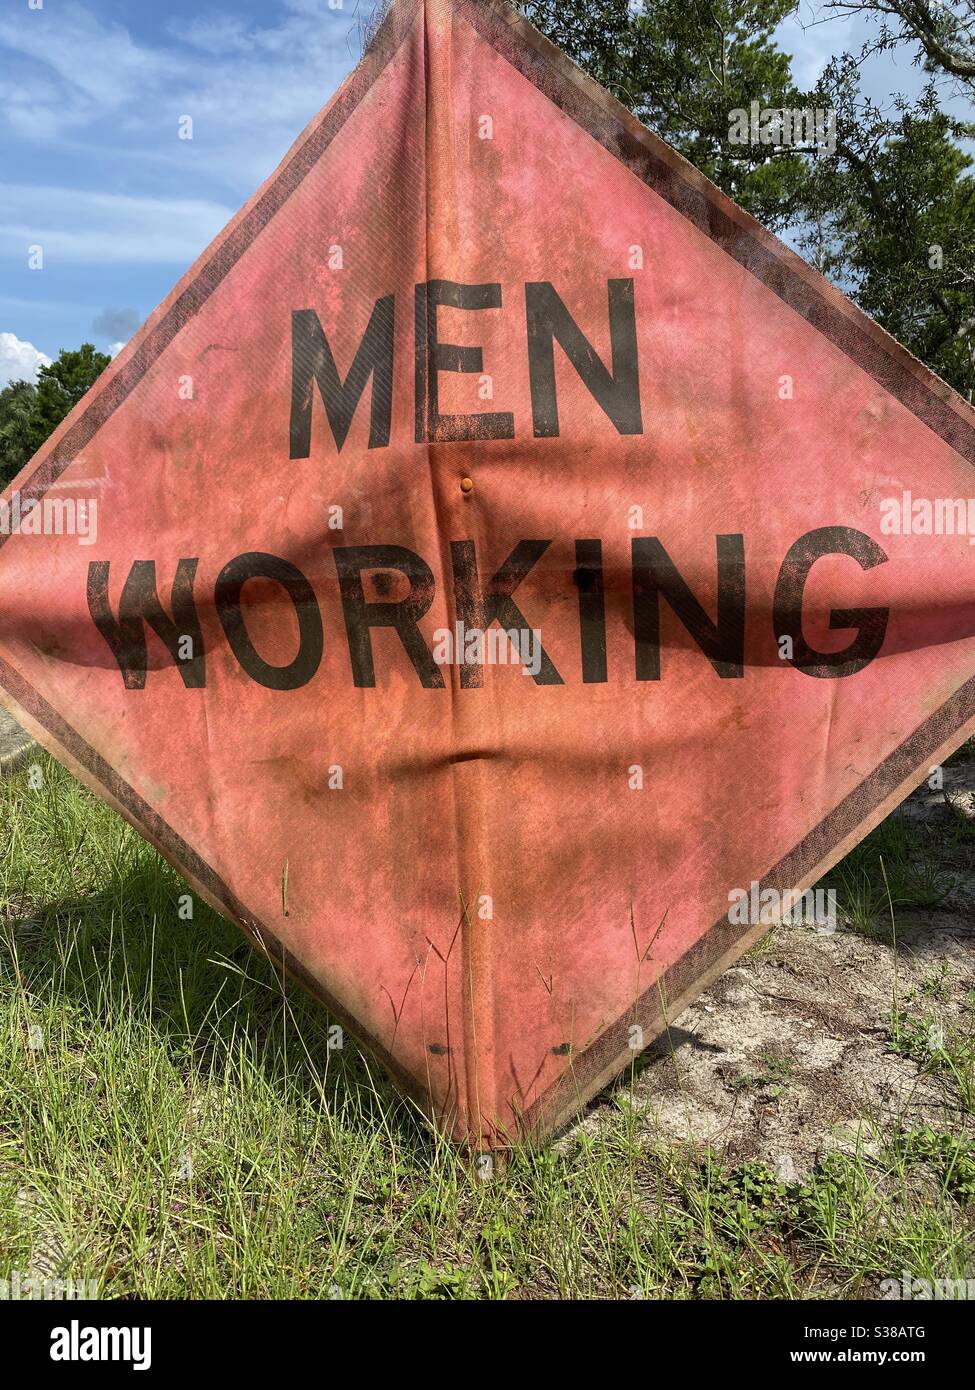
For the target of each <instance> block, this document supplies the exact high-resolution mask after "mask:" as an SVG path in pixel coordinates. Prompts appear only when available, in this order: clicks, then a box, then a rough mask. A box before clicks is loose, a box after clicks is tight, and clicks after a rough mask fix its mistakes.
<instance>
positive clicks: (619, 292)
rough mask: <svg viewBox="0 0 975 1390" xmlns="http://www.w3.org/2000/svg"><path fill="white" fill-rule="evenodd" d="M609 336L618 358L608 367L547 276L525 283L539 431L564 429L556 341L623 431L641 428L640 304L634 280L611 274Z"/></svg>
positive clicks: (535, 421) (531, 377) (551, 433)
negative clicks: (616, 278)
mask: <svg viewBox="0 0 975 1390" xmlns="http://www.w3.org/2000/svg"><path fill="white" fill-rule="evenodd" d="M607 284H608V294H609V338H610V353H611V360H612V363H613V370H612V372H608V371H607V370H606V367H605V366H604V365H603V363H602V361H601V360H600V358H599V355H598V354H597V352H596V350H595V348H594V347H593V345H592V344H591V343H590V342H589V340H588V339H587V338H586V337H585V336H584V335H583V333H582V331H581V330H580V328H579V325H578V324H577V323H576V322H575V320H574V319H573V318H572V316H571V314H570V313H569V311H568V309H567V308H566V307H565V305H564V304H563V303H562V300H561V299H560V298H559V296H558V295H557V294H556V292H555V290H554V289H553V287H552V286H551V285H550V284H549V282H548V281H547V280H539V281H529V282H528V283H527V284H526V285H525V305H526V307H527V310H528V371H529V380H530V383H531V394H532V420H533V424H534V430H535V434H536V435H537V436H540V437H549V436H554V435H557V434H558V432H559V407H558V399H557V396H556V387H555V346H554V345H555V341H556V340H558V342H559V344H560V346H561V347H562V350H563V351H564V352H565V355H566V357H568V359H569V361H570V362H571V363H572V365H573V367H575V369H576V371H577V372H578V373H579V375H580V377H581V378H582V380H583V382H584V384H585V386H586V387H587V389H588V390H589V391H590V392H591V393H592V395H593V396H594V397H595V399H596V401H597V402H598V404H599V405H600V406H601V407H602V409H603V410H604V411H605V412H606V414H607V415H608V416H609V418H610V420H612V422H613V424H614V425H615V426H616V428H617V430H618V432H619V433H620V434H642V433H643V416H642V414H641V410H640V371H639V361H638V355H637V341H636V308H635V304H634V297H633V281H632V280H609V281H608V282H607Z"/></svg>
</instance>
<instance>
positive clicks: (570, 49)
mask: <svg viewBox="0 0 975 1390" xmlns="http://www.w3.org/2000/svg"><path fill="white" fill-rule="evenodd" d="M522 8H523V9H524V11H525V13H526V14H527V16H528V18H529V19H531V20H532V22H533V23H534V24H536V25H537V26H538V27H539V28H540V29H541V30H542V31H543V32H544V33H545V34H547V35H548V37H549V38H551V39H552V40H553V41H554V42H555V43H557V44H558V45H559V46H560V47H561V48H562V49H564V50H565V52H566V53H568V54H569V56H570V57H572V58H574V59H575V61H576V62H578V63H579V64H581V66H582V67H584V68H586V69H587V71H589V72H590V73H591V74H592V75H593V76H594V77H595V78H596V79H597V81H599V82H601V83H602V84H603V85H604V86H605V87H607V88H608V89H609V90H610V91H611V92H612V93H613V94H614V95H615V96H616V97H617V98H618V99H619V100H620V101H622V102H623V103H624V104H625V105H626V106H628V107H629V108H630V109H631V110H632V111H634V112H635V113H636V115H638V116H639V117H640V119H641V120H642V121H644V122H645V123H646V124H647V125H648V126H650V128H651V129H653V130H655V131H656V132H657V133H658V134H660V135H662V136H663V137H664V138H665V139H666V140H668V141H669V142H670V143H671V144H672V145H673V146H675V148H676V149H678V150H679V151H680V152H681V154H683V155H684V156H685V157H686V158H687V159H689V160H690V161H691V162H692V163H693V164H695V165H696V166H697V168H699V169H700V170H701V171H702V172H703V173H705V174H706V175H707V176H708V177H709V178H710V179H712V180H713V181H714V182H715V183H716V184H717V185H718V186H719V187H720V188H722V189H723V190H724V191H725V192H726V193H728V194H729V195H730V196H731V197H732V198H734V199H735V201H736V202H737V203H738V204H739V205H740V206H741V207H743V208H745V209H746V210H747V211H749V212H751V213H753V214H754V215H755V216H756V217H758V218H759V219H760V220H761V221H762V222H764V223H765V225H766V226H769V227H772V228H775V229H777V230H788V231H789V232H791V234H792V236H793V237H794V238H795V239H797V240H798V242H799V244H800V246H801V248H802V249H803V251H804V253H805V254H806V255H807V256H808V257H809V259H811V260H812V261H813V262H814V263H815V264H816V265H817V266H818V267H819V269H820V270H822V271H823V273H824V274H826V275H829V276H830V277H831V278H832V279H833V280H834V281H835V282H836V283H837V284H839V285H840V287H841V288H842V289H844V290H845V291H846V292H847V293H849V294H850V295H852V297H853V298H854V299H856V300H857V302H858V303H859V304H860V306H861V307H862V308H863V309H865V310H866V312H867V313H868V314H871V315H872V316H873V317H874V318H876V319H877V321H878V322H879V323H880V324H882V325H883V327H884V328H886V329H887V331H888V332H889V333H891V334H892V335H893V336H894V337H895V338H897V339H898V340H899V341H900V342H901V343H903V344H904V345H905V347H907V348H909V349H910V351H911V352H913V353H914V354H915V355H916V356H918V357H920V358H921V360H922V361H923V362H925V363H926V364H927V365H928V366H929V367H931V368H932V370H933V371H935V372H937V373H938V374H939V375H940V376H942V377H943V378H944V380H945V381H947V382H948V383H949V384H950V385H952V386H954V387H955V389H956V390H957V391H959V392H960V393H962V394H963V395H965V396H967V397H968V399H970V400H971V399H972V397H973V391H975V183H973V179H972V177H971V175H970V173H969V172H968V171H969V167H970V160H969V159H968V156H967V155H966V154H965V153H964V152H963V151H962V149H961V148H960V147H959V144H958V143H957V142H958V141H959V140H963V139H966V138H971V137H972V135H973V134H975V126H972V125H968V124H966V123H964V122H959V121H958V120H954V119H952V118H950V117H949V116H948V115H946V114H945V113H944V112H943V111H941V110H940V109H939V106H938V97H939V92H938V87H937V85H936V83H935V82H934V81H932V83H931V85H930V86H929V87H928V89H927V90H926V91H925V93H924V94H923V96H922V97H921V98H920V99H919V100H918V101H916V102H914V103H908V102H906V101H904V100H902V99H901V98H899V97H894V98H893V102H892V110H893V114H890V112H889V111H888V110H885V109H883V108H881V107H880V106H878V105H877V104H876V103H875V102H873V101H871V100H869V99H868V98H865V97H864V96H863V95H862V92H861V90H860V64H861V62H862V61H863V59H864V57H865V56H867V53H868V50H869V51H873V50H876V49H878V48H879V49H884V48H891V47H897V46H899V45H900V44H901V43H903V42H910V43H913V44H917V43H923V42H924V41H925V34H923V33H922V32H921V31H920V30H918V29H917V26H916V25H915V27H914V28H912V27H911V24H909V23H907V20H908V18H910V17H911V16H913V17H914V18H915V19H917V22H918V24H921V21H922V20H924V23H923V24H922V29H925V32H926V31H927V29H928V28H930V27H931V25H933V26H934V28H933V29H932V30H931V32H932V34H934V36H935V37H937V36H938V34H939V33H941V30H939V28H938V25H939V24H940V25H941V29H944V28H945V25H946V24H948V21H949V16H950V13H951V12H950V11H944V12H942V11H940V10H939V11H938V14H941V15H942V19H941V20H939V21H937V23H936V22H935V21H934V20H932V19H931V15H932V14H934V12H933V11H930V10H929V9H928V8H927V7H924V6H921V7H918V6H917V5H915V4H914V2H913V0H910V3H908V0H904V3H903V4H901V3H900V0H889V5H888V0H876V3H871V2H870V0H868V3H865V5H864V7H863V8H865V9H868V10H869V9H874V10H876V11H877V12H878V13H889V14H892V15H894V16H900V18H901V19H903V20H904V28H903V31H897V32H894V31H891V30H882V31H881V32H880V34H879V35H878V36H877V37H876V38H875V39H874V40H873V42H872V44H871V45H868V48H867V49H865V50H864V52H863V53H862V54H860V55H859V57H857V58H854V57H851V56H850V55H846V54H845V55H842V56H840V57H837V58H834V60H833V61H832V62H831V63H830V64H829V65H828V66H827V68H826V71H825V73H824V75H823V78H822V79H821V80H820V83H819V84H818V87H817V90H816V91H815V92H812V93H808V94H803V93H800V92H798V91H797V90H796V88H795V86H794V83H793V79H792V75H791V67H790V58H789V55H788V54H786V53H783V52H782V51H781V50H780V49H779V48H778V46H777V44H776V42H775V37H774V35H775V30H776V28H777V26H778V25H779V23H780V22H781V20H782V19H784V18H785V16H786V15H787V14H789V13H790V12H791V11H792V10H793V9H794V5H793V3H792V0H737V3H736V0H718V3H715V4H712V3H708V0H686V3H685V0H641V3H639V4H637V3H633V4H632V8H631V4H630V3H628V0H604V3H602V4H591V3H589V0H524V3H523V5H522ZM963 11H964V12H965V13H967V14H969V19H968V20H966V21H965V23H966V24H968V28H967V29H965V25H964V24H962V23H961V22H960V21H959V20H958V15H959V14H961V13H962V12H963ZM970 11H971V0H961V4H959V5H956V6H955V12H956V18H955V21H952V22H953V23H954V28H953V29H952V30H951V34H950V36H949V37H951V39H952V42H953V43H954V46H955V48H956V49H957V50H958V52H963V51H964V45H965V42H966V41H967V42H968V43H969V45H970V36H971V27H970ZM918 16H920V17H921V18H920V19H918ZM925 16H926V18H925ZM928 21H930V24H928ZM948 27H949V28H950V27H951V25H950V24H949V25H948ZM945 32H947V31H945ZM841 33H842V31H841V30H837V36H838V37H839V35H840V34H841ZM966 33H967V34H968V35H969V38H968V40H966V39H965V34H966ZM929 37H930V36H929ZM941 37H942V38H944V37H945V34H944V33H941ZM924 54H925V62H926V65H927V66H928V69H929V70H930V71H942V72H943V71H950V69H949V68H947V67H946V65H945V62H944V61H943V60H939V58H938V55H937V53H936V52H935V51H934V49H932V48H931V44H930V42H928V43H927V46H926V47H925V48H924ZM942 56H943V55H942ZM955 75H956V76H957V75H958V72H957V71H956V73H955ZM753 101H755V102H757V103H758V105H759V107H760V108H763V109H781V108H783V107H786V108H791V109H793V110H797V109H804V108H806V109H808V108H809V107H816V108H821V109H822V108H825V109H827V110H829V109H832V110H833V111H835V113H836V118H837V140H836V149H835V151H827V150H825V149H820V150H812V149H808V148H807V149H803V150H799V149H796V148H793V147H785V148H779V147H776V146H774V145H762V144H756V145H738V144H732V143H730V141H729V138H728V137H729V129H730V122H731V113H732V112H733V111H735V110H747V109H748V108H749V107H750V105H751V103H752V102H753Z"/></svg>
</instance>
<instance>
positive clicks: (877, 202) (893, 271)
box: [802, 57, 975, 399]
mask: <svg viewBox="0 0 975 1390" xmlns="http://www.w3.org/2000/svg"><path fill="white" fill-rule="evenodd" d="M816 100H817V102H819V103H822V104H824V105H829V106H832V107H833V109H834V110H835V111H836V113H837V141H836V152H835V154H833V155H828V154H824V155H822V156H820V157H819V158H818V159H817V160H816V161H815V163H814V165H813V167H812V169H811V171H810V177H809V180H808V182H807V184H806V186H805V189H804V192H803V200H802V201H803V204H804V207H805V210H806V214H807V216H808V219H809V224H810V230H808V231H807V234H806V237H805V245H806V249H807V251H811V252H812V256H813V259H814V260H816V261H817V262H818V263H819V265H820V268H821V269H822V270H823V271H825V272H826V273H827V274H829V275H830V276H831V277H832V278H833V279H834V280H837V281H838V282H839V283H840V284H842V285H843V286H844V287H845V288H847V289H849V290H850V291H851V293H852V294H853V296H854V298H856V300H857V301H858V303H859V304H860V305H861V307H862V308H864V309H865V310H866V311H867V313H868V314H871V315H872V316H873V317H874V318H875V319H877V321H878V322H879V323H880V324H882V325H883V327H884V328H886V329H887V331H888V332H889V333H891V334H892V335H893V336H894V337H895V338H897V339H898V341H899V342H901V343H903V344H904V346H905V347H907V348H909V349H910V350H911V351H912V352H913V353H914V354H915V355H916V356H918V357H920V358H921V360H922V361H923V362H925V363H926V364H927V365H928V366H929V367H931V368H932V370H934V371H936V372H937V373H938V374H939V375H940V376H941V377H943V378H944V380H945V381H947V382H948V383H949V384H950V385H952V386H954V387H955V389H956V390H957V391H959V392H961V393H962V394H963V395H965V396H967V397H968V398H969V399H971V396H972V391H973V387H975V180H973V178H972V176H971V174H970V173H969V170H970V168H971V163H972V161H971V160H970V159H969V157H968V156H967V155H966V154H965V153H963V151H962V150H961V149H960V148H959V146H958V145H957V144H956V143H955V141H956V140H957V139H962V138H971V136H972V135H973V134H975V126H973V125H971V124H967V123H962V122H959V121H956V120H952V119H950V118H949V117H948V116H947V115H945V114H944V112H942V111H939V110H938V107H937V98H936V92H935V89H934V88H933V87H929V88H928V89H927V90H926V92H925V93H924V94H923V95H922V97H921V98H920V99H919V100H918V101H916V102H914V103H912V104H906V103H903V102H902V103H899V104H898V109H897V110H896V112H895V114H894V115H888V114H885V113H884V112H883V111H882V110H881V109H880V108H879V107H878V106H877V104H876V103H875V102H873V101H871V100H869V99H867V98H864V97H862V96H861V94H860V91H859V86H858V74H857V65H856V63H855V61H854V60H853V59H852V58H850V57H844V58H842V59H838V60H835V61H834V62H833V63H831V64H830V65H829V67H828V68H827V70H826V72H825V73H824V76H823V79H822V81H821V84H820V90H819V92H818V93H817V95H816Z"/></svg>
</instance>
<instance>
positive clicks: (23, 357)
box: [0, 333, 51, 389]
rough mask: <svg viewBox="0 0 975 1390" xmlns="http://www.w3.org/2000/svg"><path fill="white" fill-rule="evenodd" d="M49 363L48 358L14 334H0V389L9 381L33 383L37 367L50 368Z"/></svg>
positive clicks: (31, 344)
mask: <svg viewBox="0 0 975 1390" xmlns="http://www.w3.org/2000/svg"><path fill="white" fill-rule="evenodd" d="M50 362H51V359H50V357H47V356H46V355H45V354H44V353H43V352H39V351H38V350H37V348H36V347H35V346H34V344H33V343H25V342H24V341H23V339H22V338H18V337H17V335H16V333H0V389H2V388H3V387H4V386H6V385H8V383H9V382H11V381H33V380H34V379H35V377H36V376H37V369H38V367H47V366H50Z"/></svg>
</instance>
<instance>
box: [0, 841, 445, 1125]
mask: <svg viewBox="0 0 975 1390" xmlns="http://www.w3.org/2000/svg"><path fill="white" fill-rule="evenodd" d="M126 849H127V852H126V855H125V860H126V862H125V865H124V868H123V869H122V871H121V872H119V873H112V874H111V875H110V876H109V881H108V882H107V883H106V884H105V886H104V887H99V888H97V889H94V890H93V891H91V892H89V893H83V894H79V895H77V896H74V897H65V898H61V899H60V900H59V901H58V900H55V901H49V902H47V903H44V902H43V901H42V900H39V898H38V896H37V893H36V889H33V891H32V884H31V883H30V881H28V882H27V883H25V884H24V888H23V889H22V890H20V891H13V892H11V891H10V890H9V889H8V891H7V893H6V894H3V892H2V891H0V954H2V955H3V957H4V958H5V960H4V965H5V967H6V968H4V970H3V972H2V973H3V974H4V975H7V974H8V972H9V970H10V967H11V966H14V967H15V970H16V972H17V974H18V975H19V976H20V978H21V980H22V981H23V982H24V983H25V985H27V987H28V988H29V994H30V997H31V1000H32V1002H33V1004H34V1005H36V1006H38V1007H39V1008H40V1009H41V1010H44V1009H45V1007H46V1006H49V1007H50V1008H51V1010H52V1011H57V1010H65V1009H67V1010H68V1011H69V1013H70V1015H71V1018H72V1029H73V1031H74V1032H75V1033H76V1035H78V1036H80V1037H83V1036H84V1035H85V1034H86V1032H88V1031H90V1032H91V1033H92V1034H94V1033H95V1032H97V1031H101V1030H105V1029H110V1028H112V1027H113V1026H116V1025H119V1026H121V1025H123V1022H124V1026H125V1027H129V1026H130V1025H131V1024H132V1022H133V1020H134V1021H135V1023H136V1025H137V1027H139V1028H140V1029H141V1030H142V1031H143V1035H144V1036H146V1037H148V1038H151V1039H152V1042H153V1043H154V1044H156V1045H158V1047H159V1048H160V1049H162V1050H163V1051H164V1053H165V1055H166V1056H167V1057H168V1059H169V1061H170V1062H171V1063H172V1065H173V1066H174V1067H175V1068H177V1069H179V1070H182V1071H184V1072H185V1073H186V1074H187V1076H190V1075H192V1076H193V1077H194V1078H195V1079H199V1078H209V1079H214V1080H216V1081H218V1082H219V1080H220V1079H221V1077H222V1076H223V1074H224V1073H225V1072H226V1071H227V1069H228V1068H229V1067H232V1066H234V1065H235V1058H236V1057H239V1056H240V1055H245V1056H246V1057H247V1058H248V1062H249V1065H250V1066H251V1067H259V1068H260V1071H261V1074H262V1076H263V1077H264V1079H265V1080H266V1082H267V1084H268V1085H269V1086H270V1087H272V1088H274V1089H276V1090H277V1091H278V1092H279V1093H280V1097H281V1101H282V1103H284V1101H285V1099H286V1098H287V1100H288V1101H289V1102H290V1103H291V1104H294V1103H295V1102H298V1103H299V1105H300V1104H301V1103H302V1102H306V1103H308V1104H311V1105H316V1106H323V1107H327V1108H328V1110H330V1111H332V1112H333V1113H335V1114H337V1115H341V1114H352V1115H354V1116H355V1119H356V1123H365V1124H375V1125H376V1126H379V1125H380V1124H381V1125H383V1126H384V1127H386V1128H390V1127H392V1129H393V1131H394V1137H397V1138H398V1139H399V1140H400V1142H403V1141H405V1140H407V1139H408V1140H409V1142H410V1145H411V1148H413V1149H414V1150H416V1149H417V1148H418V1147H422V1148H426V1147H428V1146H429V1147H433V1146H434V1145H435V1144H436V1136H435V1135H434V1134H433V1133H432V1132H431V1131H430V1130H429V1128H428V1127H427V1125H426V1124H425V1123H424V1122H423V1120H422V1119H421V1118H420V1116H419V1115H418V1114H417V1112H416V1110H415V1107H413V1106H412V1105H411V1104H410V1103H409V1102H407V1101H405V1100H403V1099H402V1098H401V1097H400V1095H399V1093H398V1092H397V1091H396V1089H395V1088H394V1086H393V1085H392V1083H391V1081H389V1080H388V1078H387V1076H386V1073H385V1071H384V1069H383V1068H382V1067H381V1066H380V1065H379V1064H378V1063H377V1062H375V1061H373V1060H372V1059H371V1058H370V1057H368V1055H367V1054H363V1053H362V1052H361V1051H360V1049H359V1047H358V1045H357V1043H356V1041H355V1039H354V1038H352V1037H351V1036H349V1035H348V1034H347V1033H344V1032H343V1030H342V1029H341V1028H340V1027H339V1026H338V1025H337V1024H336V1022H335V1021H334V1019H333V1018H332V1017H331V1016H330V1015H329V1014H328V1012H327V1011H326V1010H325V1009H324V1008H323V1007H322V1006H321V1005H320V1004H319V1003H318V1002H317V1001H315V1000H314V999H312V998H310V997H309V996H308V995H307V994H306V993H305V992H304V990H303V989H302V988H301V987H300V986H299V985H298V984H297V983H295V982H294V981H293V980H290V979H288V978H286V977H285V976H283V975H282V974H281V973H280V972H279V971H277V970H276V969H275V967H274V966H273V965H272V964H271V962H270V961H269V960H268V959H267V958H266V957H264V956H263V955H261V953H260V952H259V951H258V950H256V949H255V948H254V947H253V946H251V944H250V943H249V942H248V941H247V940H246V938H245V937H244V936H243V935H242V933H241V932H240V931H239V929H238V928H237V927H236V926H234V925H233V924H232V923H230V922H228V921H226V920H224V919H223V918H221V917H220V916H219V915H218V914H216V913H215V912H214V911H212V910H211V909H210V908H209V907H208V906H207V905H206V904H204V903H203V902H201V901H200V900H199V899H198V898H196V897H195V895H193V894H191V893H190V890H189V889H188V887H187V886H186V884H185V883H184V882H183V881H182V879H181V878H180V877H179V876H178V875H177V873H176V872H175V870H173V869H172V868H171V867H170V866H169V865H168V864H167V863H166V862H165V861H164V860H162V859H161V858H160V857H159V856H158V855H157V854H156V852H155V851H154V850H153V849H152V847H151V846H149V845H148V844H145V843H144V842H142V841H141V840H140V839H138V838H137V837H135V836H134V835H132V836H131V838H130V841H129V843H128V845H127V847H126ZM101 879H102V881H103V882H104V881H105V875H104V874H102V875H101ZM5 898H6V902H5V901H4V899H5ZM187 904H190V906H191V911H192V917H190V918H189V919H188V920H186V919H185V914H186V911H187Z"/></svg>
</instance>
